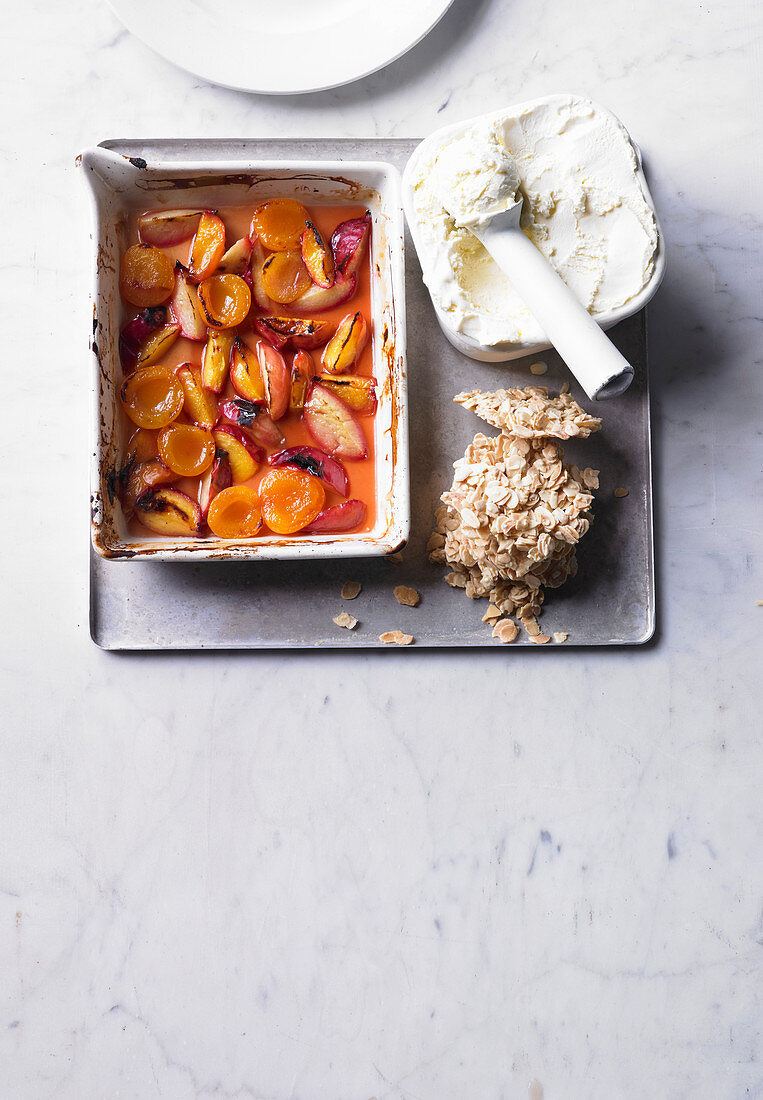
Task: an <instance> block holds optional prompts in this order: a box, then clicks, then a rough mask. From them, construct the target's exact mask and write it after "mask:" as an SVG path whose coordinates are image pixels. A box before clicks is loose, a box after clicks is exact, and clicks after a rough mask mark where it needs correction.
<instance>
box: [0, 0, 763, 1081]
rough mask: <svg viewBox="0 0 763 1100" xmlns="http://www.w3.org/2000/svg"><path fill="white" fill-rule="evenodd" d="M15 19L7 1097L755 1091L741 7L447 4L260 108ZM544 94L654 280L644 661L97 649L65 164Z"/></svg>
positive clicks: (60, 10)
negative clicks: (594, 137)
mask: <svg viewBox="0 0 763 1100" xmlns="http://www.w3.org/2000/svg"><path fill="white" fill-rule="evenodd" d="M21 12H24V14H23V15H21V14H20V13H21ZM13 18H14V19H15V20H16V22H12V21H11V12H10V10H9V11H8V12H7V13H6V18H5V20H4V38H5V45H6V47H10V48H9V49H6V51H4V52H5V57H4V61H3V65H2V72H0V87H1V88H2V102H3V105H4V109H3V125H2V135H1V137H0V142H1V148H2V159H3V171H2V182H1V183H0V186H1V187H2V191H3V196H4V200H5V201H4V205H3V210H4V214H5V216H4V218H3V227H2V240H3V248H2V254H1V255H0V302H2V304H3V310H2V315H3V318H4V322H5V339H4V345H3V346H4V354H3V364H4V371H3V378H4V384H3V391H2V392H3V402H4V408H5V420H6V429H5V433H4V438H3V453H4V458H3V463H4V467H3V468H4V476H3V478H2V480H1V481H0V507H1V508H2V515H3V517H4V522H5V529H6V535H5V538H4V539H3V543H2V555H3V578H4V592H3V598H2V608H3V616H2V619H3V631H2V640H1V642H0V644H1V645H2V654H1V655H0V682H1V683H2V698H3V705H2V753H3V757H2V759H3V767H2V770H1V771H0V822H2V827H1V828H0V974H2V981H1V982H0V1006H1V1008H0V1095H2V1096H3V1097H8V1098H9V1100H27V1098H34V1100H37V1098H42V1097H51V1098H53V1097H55V1098H56V1100H58V1098H66V1100H68V1098H72V1100H91V1098H93V1100H100V1098H106V1097H108V1098H111V1097H129V1098H133V1097H134V1098H137V1100H144V1098H150V1097H162V1098H171V1100H186V1098H191V1097H198V1098H204V1100H208V1098H220V1100H222V1098H225V1100H232V1098H236V1100H238V1098H244V1097H246V1098H253V1100H370V1098H371V1097H375V1098H376V1100H392V1098H400V1100H499V1098H500V1100H514V1098H520V1100H525V1098H527V1097H528V1096H529V1095H531V1094H532V1095H535V1096H540V1095H541V1092H542V1095H543V1096H544V1097H545V1100H556V1098H564V1100H567V1098H602V1100H605V1098H606V1100H611V1098H628V1100H642V1098H644V1097H655V1098H663V1097H669V1098H679V1097H687V1098H689V1097H690V1098H691V1100H704V1098H707V1100H725V1098H728V1100H732V1098H734V1100H736V1098H738V1097H744V1096H750V1097H753V1096H761V1095H763V1073H762V1071H761V1063H760V1055H761V1048H760V1042H759V1034H760V1032H759V1027H760V1020H761V1013H760V1010H761V999H760V989H761V974H760V951H761V946H760V945H761V942H762V941H763V920H762V918H761V899H760V886H761V876H760V851H761V845H760V841H761V814H760V803H761V799H760V790H759V787H760V767H761V758H760V749H759V741H760V725H761V723H760V690H759V688H760V679H761V672H760V669H761V660H760V658H761V647H760V636H761V626H762V625H763V608H759V607H756V600H759V599H762V598H763V579H762V578H761V570H760V544H761V528H760V476H759V470H760V445H759V441H760V397H761V385H760V379H761V367H760V346H761V344H760V316H759V315H760V302H761V296H760V281H759V275H758V271H757V268H756V255H755V250H754V249H755V246H756V245H759V243H760V237H759V235H758V237H757V239H756V237H755V234H756V233H757V234H759V232H760V224H759V211H758V200H759V195H758V192H759V186H758V177H759V174H760V152H759V150H760V143H759V132H760V112H759V109H758V107H757V103H756V100H757V99H759V95H760V84H759V80H757V79H756V78H757V72H758V69H757V66H758V62H757V61H756V54H755V53H754V46H753V43H754V41H755V39H756V36H758V35H759V33H760V25H759V20H758V19H757V18H756V17H755V15H754V7H753V4H752V3H751V2H750V0H728V2H727V3H725V4H723V5H721V4H714V5H708V4H706V3H698V4H696V3H690V2H689V0H675V2H673V3H671V4H662V3H658V2H657V0H645V2H644V3H642V4H628V5H616V6H612V5H611V4H608V3H606V2H605V0H591V2H590V3H589V4H587V5H584V6H581V5H569V4H566V3H563V2H562V0H541V2H540V3H534V4H530V3H525V2H523V0H514V2H513V3H512V2H510V0H482V2H473V3H470V2H469V0H457V2H456V4H455V6H454V8H453V9H452V11H451V13H450V14H449V15H448V17H446V19H445V20H444V22H443V23H442V24H441V25H440V27H439V28H438V29H437V30H436V31H435V32H434V34H433V35H432V36H431V37H430V38H429V39H428V40H427V41H426V42H424V43H423V44H421V45H420V46H419V47H418V48H417V49H416V50H415V51H414V52H413V53H411V54H410V55H409V56H408V57H406V58H405V59H403V60H401V61H400V62H397V63H396V64H394V65H393V66H392V67H391V68H390V69H388V70H387V71H385V72H382V73H379V74H377V75H376V76H374V77H371V78H369V79H368V80H366V81H364V82H362V83H360V84H358V85H356V86H352V87H349V88H344V89H340V90H337V91H335V92H328V93H324V94H321V95H318V96H316V97H314V98H307V99H300V98H291V99H283V100H269V99H267V98H263V97H255V96H249V95H245V94H241V93H235V92H229V91H225V90H223V89H219V88H211V87H208V86H206V85H204V84H203V83H202V82H200V81H198V80H196V79H194V78H193V77H192V76H189V75H187V74H185V73H183V72H180V71H178V70H175V69H173V68H171V67H170V66H169V65H167V64H166V63H165V62H163V61H162V60H161V59H160V58H158V57H156V56H154V55H153V54H152V53H151V52H150V51H149V50H148V49H146V48H145V47H144V46H142V45H141V44H140V43H139V42H138V41H136V40H135V39H134V38H132V37H131V36H129V35H128V34H127V33H126V32H125V31H123V30H122V29H121V28H120V26H119V24H118V23H117V22H116V20H115V18H114V17H113V16H112V14H111V12H110V10H109V9H108V8H107V7H106V5H105V4H103V3H101V2H99V0H73V3H71V4H68V5H63V4H60V5H52V4H46V3H43V2H42V0H30V2H29V3H28V4H25V5H17V6H16V8H15V9H14V10H13ZM218 48H224V41H223V42H222V43H221V44H220V46H218ZM285 63H287V62H285ZM253 64H256V47H255V46H254V45H253ZM327 64H330V59H327ZM565 89H570V90H580V91H585V92H588V93H589V94H591V95H593V96H594V97H596V98H599V99H601V100H602V101H603V102H605V103H607V104H609V105H610V106H611V107H612V108H613V109H614V110H615V111H616V112H617V113H618V114H620V115H621V117H622V118H623V120H624V121H625V122H626V124H627V125H628V126H629V128H630V129H631V131H632V133H633V135H634V136H635V137H636V139H637V140H638V141H639V142H640V143H641V144H642V146H643V148H644V151H645V155H646V159H647V163H648V168H649V170H650V178H651V182H652V186H653V192H654V196H655V199H656V202H657V204H658V207H659V210H660V214H661V217H662V222H663V226H664V229H665V233H666V236H667V239H668V246H669V250H670V260H669V275H668V277H667V282H666V284H665V287H664V289H663V290H662V292H661V293H660V295H659V296H658V298H657V300H656V301H655V303H654V308H653V309H652V311H651V354H652V363H653V372H654V376H655V379H656V386H655V410H654V411H655V439H656V448H657V455H658V461H659V477H658V486H657V488H658V513H659V527H658V558H659V581H660V634H659V637H658V639H657V641H656V643H655V644H654V645H652V646H650V647H648V648H645V649H643V650H638V651H631V652H599V653H590V652H589V653H585V652H574V651H568V652H563V651H562V652H555V653H552V654H549V653H547V652H545V651H540V652H539V651H536V650H532V651H530V652H508V653H505V654H504V653H502V654H500V655H496V654H493V653H490V654H488V655H485V654H463V655H460V654H452V653H425V652H420V653H416V652H414V651H404V652H401V653H394V654H390V653H384V654H381V655H378V656H369V655H362V656H357V657H355V658H352V657H350V658H348V657H346V656H343V657H341V658H339V659H335V657H334V656H332V655H331V654H316V655H304V656H302V655H298V656H295V657H291V658H290V657H288V656H285V655H281V654H277V655H267V654H265V655H233V656H231V655H214V654H198V655H187V656H161V655H159V656H135V657H120V656H114V655H109V654H105V653H102V652H100V651H98V650H97V649H96V648H95V647H94V646H93V645H92V643H91V642H90V639H89V636H88V626H87V560H88V558H87V533H86V532H87V512H88V504H87V489H86V477H87V459H86V451H87V447H86V440H87V437H88V385H89V371H90V363H89V357H88V353H87V328H88V320H89V318H88V305H87V293H88V286H89V270H88V250H87V232H88V211H87V206H86V200H85V195H84V191H83V189H82V186H81V181H80V180H79V179H78V178H77V175H76V172H75V169H74V157H75V154H76V153H77V152H78V151H79V150H80V149H81V148H82V147H83V146H85V145H87V144H89V143H92V142H95V141H98V140H100V139H102V138H106V137H117V136H133V135H149V136H165V135H166V136H170V135H202V136H203V135H225V136H233V135H281V134H287V135H300V134H306V133H307V134H314V135H332V134H349V135H364V134H398V135H415V134H419V133H424V132H426V131H428V130H430V129H431V128H433V127H434V126H435V125H437V124H439V123H444V122H448V121H455V120H457V119H458V118H460V117H464V116H467V115H469V114H472V113H475V112H476V111H481V110H487V109H488V108H490V107H498V106H500V105H502V104H504V103H506V102H513V101H517V100H519V99H521V98H525V97H528V96H532V95H537V94H541V93H545V92H549V91H557V90H565ZM756 360H757V361H756ZM454 596H455V594H454ZM533 1081H534V1082H535V1085H533V1086H532V1089H531V1082H533Z"/></svg>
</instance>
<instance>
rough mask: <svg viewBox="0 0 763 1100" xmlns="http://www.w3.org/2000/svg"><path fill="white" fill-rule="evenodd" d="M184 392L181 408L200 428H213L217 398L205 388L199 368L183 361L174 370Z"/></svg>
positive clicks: (215, 418)
mask: <svg viewBox="0 0 763 1100" xmlns="http://www.w3.org/2000/svg"><path fill="white" fill-rule="evenodd" d="M175 373H176V374H177V376H178V378H179V380H180V384H181V386H182V387H183V391H184V393H185V402H184V404H183V409H184V410H185V412H186V414H187V415H188V416H189V417H190V418H191V420H193V422H194V423H195V424H198V425H199V427H200V428H213V427H214V425H215V421H216V420H217V398H216V397H215V395H214V393H212V392H210V390H205V389H204V386H203V385H202V381H201V370H200V369H199V367H193V366H191V364H190V363H183V364H182V365H181V366H179V367H177V368H176V370H175Z"/></svg>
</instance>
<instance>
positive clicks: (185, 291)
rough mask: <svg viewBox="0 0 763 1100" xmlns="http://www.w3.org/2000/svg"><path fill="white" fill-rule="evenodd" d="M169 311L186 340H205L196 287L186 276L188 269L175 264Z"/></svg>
mask: <svg viewBox="0 0 763 1100" xmlns="http://www.w3.org/2000/svg"><path fill="white" fill-rule="evenodd" d="M170 312H171V314H172V317H173V318H174V320H175V321H177V322H178V324H179V325H180V335H181V336H185V338H186V340H197V341H200V340H206V338H207V325H206V321H205V320H204V315H203V313H202V312H201V306H200V305H199V299H198V296H197V294H196V289H195V287H194V286H193V284H192V283H191V282H190V280H189V278H188V271H187V270H186V268H184V267H183V265H182V264H181V263H180V261H179V260H178V262H177V263H176V264H175V287H174V290H173V291H172V297H171V298H170Z"/></svg>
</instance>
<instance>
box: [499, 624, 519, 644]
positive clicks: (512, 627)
mask: <svg viewBox="0 0 763 1100" xmlns="http://www.w3.org/2000/svg"><path fill="white" fill-rule="evenodd" d="M518 633H519V628H518V626H517V624H516V623H514V622H512V621H511V619H502V620H501V621H500V622H498V623H496V624H495V626H494V627H493V637H494V638H497V639H498V641H499V642H504V643H506V642H513V641H514V639H515V638H516V636H517V634H518Z"/></svg>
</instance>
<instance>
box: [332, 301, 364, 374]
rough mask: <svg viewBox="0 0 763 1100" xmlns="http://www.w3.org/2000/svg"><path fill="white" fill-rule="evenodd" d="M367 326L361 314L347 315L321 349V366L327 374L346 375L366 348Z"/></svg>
mask: <svg viewBox="0 0 763 1100" xmlns="http://www.w3.org/2000/svg"><path fill="white" fill-rule="evenodd" d="M367 339H368V326H367V325H366V320H365V317H364V316H363V314H362V313H360V312H357V313H348V314H347V316H346V317H343V318H342V320H341V321H340V322H339V324H338V325H337V327H336V332H335V333H334V335H333V336H332V337H331V339H330V340H329V342H328V343H327V344H326V346H325V348H324V349H323V355H322V356H321V364H322V366H323V369H324V370H326V371H328V372H329V374H346V373H347V371H348V370H351V369H352V367H353V366H354V364H355V363H356V362H357V361H358V358H359V357H360V353H361V352H362V350H363V348H364V347H365V346H366V340H367Z"/></svg>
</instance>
